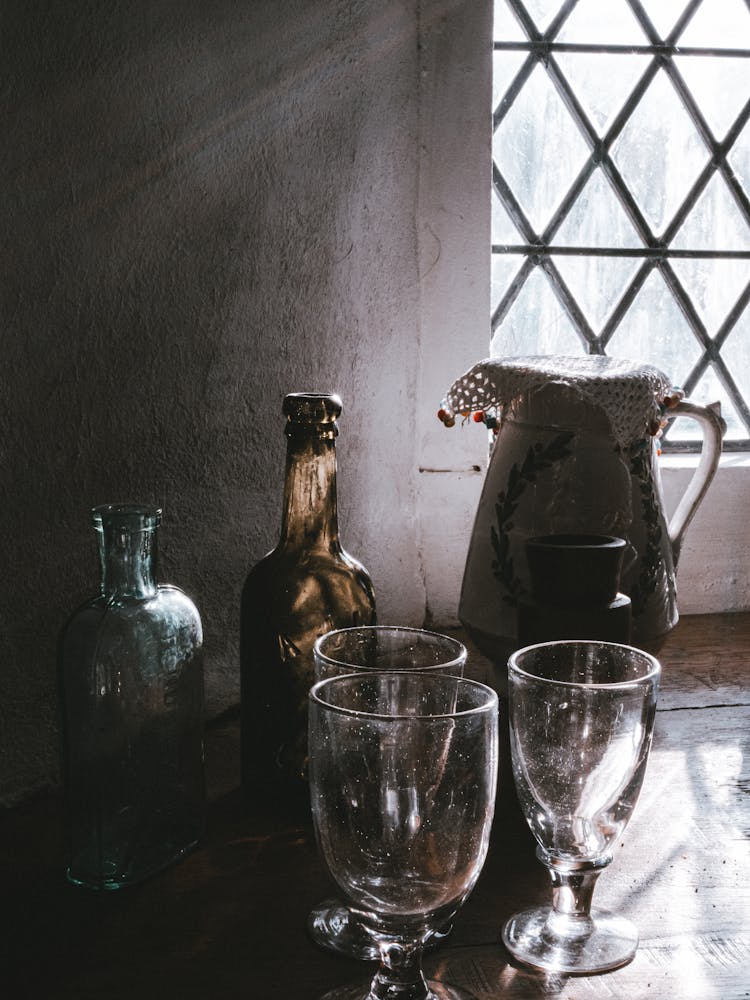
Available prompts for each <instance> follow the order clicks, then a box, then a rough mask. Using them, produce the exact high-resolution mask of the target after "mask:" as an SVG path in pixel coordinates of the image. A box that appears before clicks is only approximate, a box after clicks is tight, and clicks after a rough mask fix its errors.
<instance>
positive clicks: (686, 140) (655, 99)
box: [612, 70, 708, 232]
mask: <svg viewBox="0 0 750 1000" xmlns="http://www.w3.org/2000/svg"><path fill="white" fill-rule="evenodd" d="M612 158H613V160H614V161H615V163H616V164H617V166H618V167H619V169H620V172H621V173H622V175H623V178H624V180H625V183H626V184H627V185H628V187H629V188H630V191H631V192H632V194H633V196H634V197H635V199H636V201H637V202H638V205H639V206H640V208H641V211H642V212H643V214H644V215H645V216H646V218H647V220H648V221H649V223H650V224H651V226H652V227H653V229H654V230H655V231H656V232H661V231H662V230H663V228H664V227H665V226H666V225H667V224H668V223H669V221H670V220H671V219H672V217H673V215H674V213H675V212H676V210H677V208H678V207H679V205H680V204H681V203H682V201H683V199H684V198H685V195H686V194H687V192H688V190H689V189H690V187H691V186H692V184H693V183H694V182H695V179H696V177H697V176H698V174H699V173H700V170H701V168H702V167H703V166H704V165H705V163H706V161H707V160H708V151H707V149H706V147H705V145H704V144H703V141H702V140H701V138H700V136H699V135H698V133H697V131H696V129H695V126H694V125H693V123H692V121H691V120H690V118H689V117H688V114H687V112H686V111H685V108H684V106H683V104H682V102H681V101H680V99H679V98H678V96H677V93H676V92H675V89H674V87H673V86H672V84H671V83H670V82H669V79H668V78H667V75H666V73H665V72H664V71H663V70H660V71H659V72H658V73H657V75H656V77H655V78H654V80H653V82H652V83H651V86H650V87H649V88H648V90H647V91H646V93H645V95H644V96H643V98H642V99H641V100H640V101H639V103H638V105H637V107H636V109H635V111H634V112H633V115H632V117H631V118H630V120H629V121H628V124H627V125H626V126H625V128H624V129H623V131H622V133H621V135H620V136H619V137H618V139H617V141H616V142H615V144H614V146H613V147H612Z"/></svg>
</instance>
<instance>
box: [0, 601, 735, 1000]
mask: <svg viewBox="0 0 750 1000" xmlns="http://www.w3.org/2000/svg"><path fill="white" fill-rule="evenodd" d="M659 656H660V659H661V660H662V663H663V668H664V669H663V682H662V691H661V694H660V701H659V711H658V714H657V726H656V735H655V740H654V746H653V750H652V755H651V759H650V762H649V766H648V771H647V775H646V780H645V783H644V787H643V791H642V794H641V798H640V800H639V802H638V805H637V807H636V810H635V814H634V816H633V819H632V820H631V823H630V825H629V826H628V828H627V829H626V831H625V835H624V836H623V839H622V842H621V843H620V844H619V845H618V847H617V851H616V854H615V858H614V861H613V863H612V865H611V866H610V867H609V868H608V869H607V870H606V871H605V872H604V873H603V875H602V876H601V878H600V880H599V884H598V886H597V890H596V895H595V901H596V902H597V903H598V905H600V906H607V907H608V908H610V909H614V910H617V911H618V912H622V913H624V914H625V915H627V916H628V917H630V919H632V920H633V921H634V922H635V923H636V925H637V926H638V928H639V931H640V934H641V945H640V948H639V951H638V954H637V955H636V958H635V959H634V961H633V962H632V963H631V964H630V965H629V966H626V967H625V968H623V969H619V970H617V971H615V972H611V973H608V974H606V975H601V976H593V977H583V978H572V977H571V978H566V977H545V976H542V975H540V974H537V973H534V972H531V971H527V970H524V969H521V968H516V967H514V966H513V965H512V964H511V963H510V962H509V961H508V956H507V954H506V953H505V952H504V950H503V948H502V945H501V944H500V943H499V934H500V927H501V925H502V923H503V921H504V920H505V919H506V918H507V917H508V916H509V915H510V914H511V913H513V912H514V911H515V910H517V909H519V908H522V907H525V906H527V905H530V904H532V903H533V902H535V901H537V900H540V901H541V900H545V899H547V898H548V895H549V891H548V885H547V878H546V875H545V873H544V871H543V870H542V868H541V866H540V865H539V863H538V862H537V861H536V859H535V857H534V845H533V842H532V840H531V837H530V834H529V833H528V830H527V828H526V825H525V822H524V821H523V819H522V817H521V816H520V812H519V810H518V806H517V803H516V800H515V795H514V793H513V788H512V784H511V783H510V775H509V767H508V761H507V750H506V756H505V759H504V761H503V766H502V767H501V779H500V789H499V798H498V804H497V810H496V817H495V823H494V827H493V835H492V845H491V848H490V854H489V857H488V859H487V864H486V865H485V868H484V870H483V872H482V875H481V877H480V880H479V882H478V884H477V886H476V888H475V890H474V892H473V893H472V895H471V897H470V898H469V900H468V901H467V903H466V905H465V906H464V908H463V909H462V910H461V911H460V913H459V914H458V916H457V917H456V920H455V926H454V931H453V934H452V935H451V937H450V939H449V941H448V942H446V944H444V945H443V946H442V947H441V948H440V949H439V950H437V951H435V952H434V953H432V954H431V955H430V956H428V958H427V963H426V964H427V966H428V969H429V970H430V971H432V972H434V973H435V974H437V975H438V976H439V977H440V978H445V979H446V980H450V981H454V982H457V983H458V984H460V985H463V986H464V987H465V988H467V989H471V990H473V992H474V994H475V995H476V997H477V998H478V1000H489V998H493V1000H495V998H500V997H507V998H509V1000H531V998H540V997H555V998H561V1000H562V998H564V1000H641V998H643V1000H740V998H747V997H750V691H749V690H748V681H749V680H750V615H745V614H737V615H719V616H701V617H691V618H685V619H684V620H683V621H681V622H680V624H679V625H678V627H677V629H676V630H675V632H673V633H672V634H671V635H670V637H669V638H668V639H667V641H666V642H665V643H664V645H663V647H662V648H661V650H660V651H659ZM469 672H470V673H472V674H474V675H475V676H484V677H485V679H486V678H487V677H490V676H493V668H492V665H491V664H489V663H488V662H487V661H484V660H483V659H482V658H481V657H479V656H478V654H477V653H476V651H475V650H473V651H472V660H471V663H470V669H469ZM238 735H239V734H238V724H237V718H236V715H232V714H231V713H230V714H229V715H228V716H226V717H225V718H224V719H222V720H219V721H218V722H217V723H216V724H214V725H213V726H212V727H210V729H209V732H208V736H207V765H208V771H209V783H210V787H211V792H212V795H211V805H210V812H209V826H208V831H207V835H206V838H205V842H204V844H203V845H202V846H201V847H200V849H199V850H197V851H195V852H194V853H193V854H192V855H190V856H189V857H188V858H186V859H185V860H184V861H183V862H182V863H181V864H180V865H178V866H176V867H174V868H172V869H170V870H168V871H166V872H164V873H163V874H162V875H160V876H158V877H156V878H154V879H152V880H150V881H149V882H146V883H144V884H143V885H141V886H138V887H134V888H132V889H129V890H125V891H122V892H120V893H113V894H106V895H102V896H97V895H95V894H90V893H88V892H86V891H85V890H76V889H75V888H73V887H72V886H69V885H67V884H66V882H65V880H64V877H63V858H62V849H61V844H62V836H61V834H62V824H61V814H60V805H59V801H58V799H57V798H56V797H55V796H54V795H51V794H50V795H45V796H42V797H40V798H39V799H37V800H36V801H35V802H32V803H29V804H27V805H26V806H24V807H22V808H19V809H16V810H14V811H12V812H10V813H8V814H6V815H5V816H4V817H3V818H2V820H1V821H0V875H1V876H2V883H0V884H1V885H2V901H3V902H2V908H3V912H4V914H5V915H6V924H7V929H6V930H5V931H4V933H3V934H2V935H0V963H1V966H0V982H1V983H2V986H3V987H4V991H3V995H5V992H6V991H7V995H8V996H9V997H10V996H12V997H13V998H14V1000H27V998H28V1000H47V998H49V1000H56V998H59V1000H73V998H75V1000H88V998H107V1000H134V998H138V1000H149V998H152V997H153V998H154V1000H157V998H158V1000H172V998H175V1000H177V998H179V1000H193V998H195V1000H198V998H200V1000H224V998H230V997H231V998H240V997H247V998H249V1000H266V998H275V997H279V998H283V1000H316V998H320V997H322V996H323V995H324V994H325V993H326V992H327V991H328V990H329V989H331V988H332V987H334V986H337V985H342V984H344V983H348V982H356V981H362V982H363V983H364V982H365V981H366V980H367V979H368V978H369V975H370V974H371V971H372V970H371V967H369V966H365V965H362V964H361V963H356V962H352V961H346V960H344V959H341V958H338V957H334V956H332V955H329V954H327V953H325V952H323V951H320V950H318V949H317V948H315V947H314V946H313V945H312V944H311V943H310V941H309V940H308V938H307V935H306V929H305V922H306V917H307V914H308V912H309V910H310V907H311V906H312V905H313V904H314V903H316V902H318V901H319V900H320V899H321V898H323V897H324V896H325V895H329V894H330V892H331V887H330V885H329V884H328V882H327V878H326V876H325V874H324V872H323V870H322V867H321V865H320V862H319V860H318V857H317V853H316V850H315V844H314V839H313V836H312V832H311V830H310V828H309V826H308V825H307V824H306V823H304V822H303V823H300V822H296V821H294V820H292V819H289V818H285V817H284V815H283V813H281V812H280V811H279V810H278V809H277V808H276V806H275V805H274V804H272V803H271V804H266V805H262V804H259V806H258V808H256V809H255V810H254V811H253V812H252V813H250V812H248V810H247V809H245V808H243V806H242V804H241V802H240V798H239V795H238V792H237V785H238V779H239V771H238ZM363 995H364V994H363Z"/></svg>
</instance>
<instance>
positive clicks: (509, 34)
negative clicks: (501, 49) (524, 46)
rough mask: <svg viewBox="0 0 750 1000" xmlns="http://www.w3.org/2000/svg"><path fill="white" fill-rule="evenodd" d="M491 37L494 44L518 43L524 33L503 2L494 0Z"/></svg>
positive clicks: (523, 38)
mask: <svg viewBox="0 0 750 1000" xmlns="http://www.w3.org/2000/svg"><path fill="white" fill-rule="evenodd" d="M492 37H493V39H494V40H495V41H496V42H520V41H523V40H525V39H526V33H525V32H524V30H523V29H522V28H521V25H520V24H519V23H518V20H517V18H516V17H515V15H514V14H513V13H512V11H511V10H510V8H509V7H508V5H507V3H506V2H505V0H495V6H494V15H493V32H492Z"/></svg>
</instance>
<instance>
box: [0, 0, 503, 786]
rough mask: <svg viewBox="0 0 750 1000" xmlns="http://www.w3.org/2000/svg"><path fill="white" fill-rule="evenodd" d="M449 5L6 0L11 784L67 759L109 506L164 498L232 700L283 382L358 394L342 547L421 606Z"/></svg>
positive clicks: (214, 687) (185, 577)
mask: <svg viewBox="0 0 750 1000" xmlns="http://www.w3.org/2000/svg"><path fill="white" fill-rule="evenodd" d="M423 6H424V7H425V10H421V11H420V9H419V7H420V5H419V4H418V3H417V2H416V0H379V2H377V3H373V2H367V0H316V2H315V3H310V2H305V0H282V2H279V0H252V2H239V0H213V2H212V3H205V2H203V0H159V2H158V3H150V4H135V3H130V2H117V0H115V2H107V3H101V2H93V0H91V2H79V3H75V4H60V3H57V2H54V0H36V2H31V3H29V2H28V0H6V3H4V4H3V11H2V30H1V31H0V46H1V51H0V73H1V74H2V78H1V80H0V93H1V94H2V104H1V108H0V115H1V129H2V135H3V137H4V138H3V144H2V147H1V151H0V165H1V166H0V170H1V176H2V188H3V197H2V199H0V232H2V234H3V237H2V242H1V243H0V255H1V259H2V283H1V285H0V295H1V296H2V300H1V301H2V312H1V314H0V316H1V319H2V346H3V351H2V367H0V390H1V391H0V459H1V466H0V510H1V511H2V517H3V523H4V531H3V539H2V565H3V570H4V571H3V573H2V575H1V576H0V802H2V803H5V804H9V803H12V802H14V801H17V800H18V799H19V798H21V797H23V796H24V795H25V794H27V793H29V792H30V791H32V790H33V789H35V788H38V787H40V786H42V785H44V784H45V783H48V782H54V781H56V780H57V775H58V756H57V735H56V733H57V730H56V696H55V644H56V637H57V634H58V631H59V629H60V627H61V625H62V624H63V622H64V620H65V618H66V616H67V614H68V613H69V612H70V611H71V610H72V609H73V608H74V607H75V606H76V605H77V604H78V603H79V602H80V601H81V600H83V599H85V598H86V597H88V596H90V595H91V594H92V593H93V592H95V591H96V589H97V586H98V575H97V574H98V570H97V564H96V554H95V538H94V533H93V531H92V529H91V527H90V525H89V517H88V509H89V508H90V507H91V506H92V505H94V504H97V503H104V502H112V501H118V500H142V501H146V502H153V503H158V504H160V505H161V506H162V507H163V508H164V517H163V524H162V529H161V533H160V554H161V559H160V579H162V580H163V581H165V582H172V583H176V584H178V585H179V586H181V587H182V588H183V589H185V590H186V591H187V592H188V593H189V594H190V595H191V596H192V597H193V598H194V599H195V601H196V603H197V604H198V607H199V609H200V611H201V614H202V617H203V622H204V628H205V636H206V639H205V642H206V686H207V699H208V709H209V713H211V714H213V713H216V712H219V711H221V710H222V709H224V708H226V707H227V706H229V705H231V704H233V703H235V702H236V700H237V697H238V691H239V680H238V670H237V646H238V604H239V594H240V588H241V585H242V581H243V578H244V576H245V574H246V572H247V570H248V569H249V567H250V566H251V565H252V564H253V563H254V562H255V561H256V560H257V559H259V558H260V557H261V556H262V555H263V554H264V553H265V552H266V551H268V549H270V548H271V547H272V546H273V545H274V544H275V540H276V536H277V531H278V525H279V515H280V500H281V489H282V477H283V462H284V445H285V439H284V436H283V418H282V416H281V402H282V398H283V395H284V394H285V393H286V392H289V391H320V390H329V389H330V390H335V391H338V392H339V393H340V395H341V397H342V399H343V402H344V412H343V415H342V418H341V421H340V430H341V434H340V437H339V439H338V455H339V503H340V520H341V530H342V539H343V542H344V545H345V547H346V548H347V549H348V550H349V551H351V552H352V554H354V555H356V556H357V557H359V558H360V559H362V561H363V562H364V563H365V565H366V566H367V567H368V569H369V570H370V572H371V574H372V576H373V579H374V582H375V588H376V594H377V598H378V605H379V615H380V618H381V620H383V621H389V620H391V621H396V620H398V621H400V622H403V623H407V624H421V622H422V621H423V620H424V618H425V607H426V599H425V583H424V568H423V566H422V564H421V562H420V559H419V556H418V549H417V545H418V538H417V535H418V530H417V524H416V506H415V503H416V497H417V494H418V491H419V483H418V478H419V474H418V471H417V470H418V464H419V462H418V458H417V448H418V434H416V433H415V431H414V426H415V424H417V423H418V422H419V421H420V420H421V419H423V418H422V415H421V414H420V413H417V412H416V410H417V409H418V407H416V406H415V399H416V398H417V394H418V392H420V391H421V389H420V381H419V371H418V350H417V349H416V347H415V345H416V344H417V343H418V341H419V336H420V322H421V321H420V301H421V297H420V296H421V293H420V288H419V282H420V276H421V272H420V268H421V266H422V256H421V253H420V244H419V233H418V229H419V226H418V223H417V212H418V208H419V203H420V194H419V188H420V173H419V160H420V141H419V136H420V129H421V128H422V127H423V124H424V123H423V121H422V119H421V117H420V105H419V95H420V85H421V86H422V87H424V79H423V77H422V76H421V72H420V51H419V44H418V43H419V33H420V31H422V32H426V31H428V30H429V27H430V24H431V23H437V22H438V21H439V20H440V18H441V17H443V16H444V11H442V10H441V4H439V3H435V4H429V3H428V4H425V5H423ZM442 6H443V7H450V6H454V7H455V6H456V5H455V4H453V5H446V4H443V5H442ZM481 6H486V7H487V8H489V4H487V5H481ZM483 16H486V17H488V16H489V13H488V12H485V13H484V14H483ZM469 20H471V18H470V19H469ZM453 374H454V373H453V371H452V370H451V371H448V372H447V373H446V375H447V378H448V380H450V378H452V377H453ZM441 381H444V379H441ZM421 398H422V397H420V399H421ZM425 398H428V399H429V412H430V415H432V414H433V413H434V401H433V399H432V391H431V390H430V391H429V392H427V393H426V394H425ZM420 405H421V404H420Z"/></svg>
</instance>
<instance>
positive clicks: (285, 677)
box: [240, 393, 375, 809]
mask: <svg viewBox="0 0 750 1000" xmlns="http://www.w3.org/2000/svg"><path fill="white" fill-rule="evenodd" d="M283 412H284V414H285V415H286V418H287V424H286V436H287V456H286V478H285V483H284V508H283V514H282V522H281V537H280V538H279V543H278V545H277V546H276V548H275V549H273V551H272V552H269V553H268V555H266V556H265V557H264V558H263V559H261V561H260V562H259V563H257V564H256V565H255V566H254V567H253V568H252V569H251V571H250V573H249V574H248V577H247V580H246V581H245V586H244V588H243V591H242V605H241V615H240V690H241V710H242V788H243V794H244V796H245V799H246V800H248V801H251V802H252V801H254V800H255V799H257V798H258V797H261V798H269V797H271V796H273V797H274V798H277V797H278V796H279V795H282V796H283V797H284V799H285V800H286V802H287V803H288V804H289V805H290V806H292V807H294V808H295V809H299V808H306V807H307V796H308V790H307V785H306V780H305V770H306V757H307V695H308V691H309V690H310V686H311V685H312V683H313V680H314V674H313V655H312V650H313V645H314V643H315V640H316V639H317V638H318V637H319V636H321V635H324V634H325V633H326V632H328V631H330V630H331V629H335V628H345V627H347V626H353V625H370V624H374V623H375V597H374V594H373V588H372V581H371V580H370V577H369V575H368V573H367V571H366V570H365V568H364V567H363V566H362V565H361V564H360V563H358V562H357V561H356V560H355V559H353V558H352V557H351V556H350V555H348V554H347V553H346V552H345V551H344V550H343V548H342V547H341V542H340V541H339V532H338V514H337V505H336V450H335V449H336V445H335V441H336V436H337V434H338V429H337V427H336V420H337V418H338V416H339V415H340V413H341V400H340V399H339V398H338V396H335V395H331V394H324V393H293V394H291V395H288V396H286V397H285V398H284V405H283Z"/></svg>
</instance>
